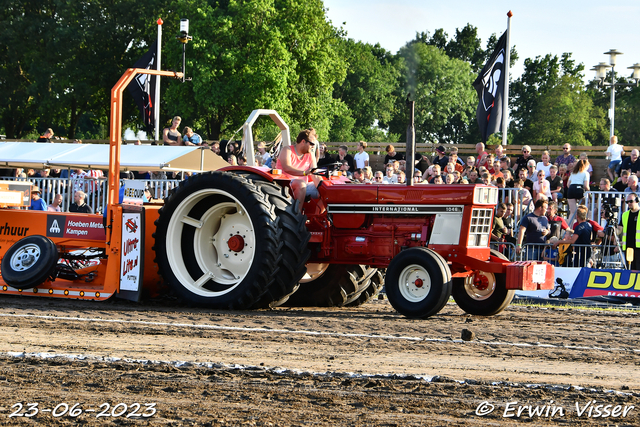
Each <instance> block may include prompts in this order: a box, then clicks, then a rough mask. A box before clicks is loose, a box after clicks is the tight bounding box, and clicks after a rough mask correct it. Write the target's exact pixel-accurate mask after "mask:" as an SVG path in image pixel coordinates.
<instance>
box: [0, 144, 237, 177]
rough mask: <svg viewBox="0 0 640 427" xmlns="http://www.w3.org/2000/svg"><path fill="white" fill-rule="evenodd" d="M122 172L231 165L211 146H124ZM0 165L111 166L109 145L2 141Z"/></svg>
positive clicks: (37, 167)
mask: <svg viewBox="0 0 640 427" xmlns="http://www.w3.org/2000/svg"><path fill="white" fill-rule="evenodd" d="M121 150H122V151H121V154H120V170H122V171H161V170H163V171H186V172H205V171H213V170H217V169H220V168H223V167H225V166H229V164H228V163H227V162H225V161H224V160H223V159H222V158H221V157H219V156H217V155H216V154H214V153H213V152H212V151H211V150H210V149H208V148H207V147H173V146H156V145H123V146H122V148H121ZM0 168H27V169H45V168H60V169H101V170H108V169H109V145H106V144H105V145H102V144H65V143H53V144H50V143H36V142H4V143H0Z"/></svg>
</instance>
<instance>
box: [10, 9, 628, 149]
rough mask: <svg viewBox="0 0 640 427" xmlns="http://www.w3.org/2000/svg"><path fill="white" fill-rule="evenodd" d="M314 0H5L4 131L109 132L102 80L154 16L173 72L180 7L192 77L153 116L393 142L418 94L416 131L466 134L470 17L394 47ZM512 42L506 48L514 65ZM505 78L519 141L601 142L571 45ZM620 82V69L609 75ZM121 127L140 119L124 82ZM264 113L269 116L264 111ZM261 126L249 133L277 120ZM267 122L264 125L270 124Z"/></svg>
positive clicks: (598, 109) (454, 137)
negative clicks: (346, 26)
mask: <svg viewBox="0 0 640 427" xmlns="http://www.w3.org/2000/svg"><path fill="white" fill-rule="evenodd" d="M325 12H326V10H325V9H324V5H323V3H322V0H254V1H246V0H183V1H180V2H174V3H166V2H160V1H159V0H148V1H146V2H138V1H134V0H108V1H107V0H91V1H88V0H76V1H71V0H43V1H39V2H33V1H30V0H14V1H11V2H9V1H5V2H3V7H1V8H0V21H1V22H2V23H3V25H2V26H0V37H2V40H3V43H2V44H0V85H2V88H3V96H2V97H1V98H0V133H5V134H6V135H7V136H8V137H9V138H21V137H26V136H27V135H33V134H35V133H40V132H42V131H43V130H44V129H46V128H47V127H52V128H53V129H54V130H55V132H56V134H58V135H62V136H66V137H69V138H74V137H75V138H106V137H107V133H106V129H108V120H109V114H108V113H109V97H110V90H111V88H112V86H113V85H114V84H115V82H116V81H117V80H118V78H119V77H120V76H121V75H122V73H123V72H124V70H125V69H126V68H129V67H131V66H132V64H133V63H135V61H136V60H137V59H138V58H139V57H140V56H142V55H143V54H144V52H145V51H146V50H147V49H148V48H149V45H150V44H151V42H152V41H153V40H154V39H155V37H156V20H157V18H158V17H162V18H163V19H164V21H165V23H164V25H163V33H164V41H163V46H162V65H163V68H164V69H174V70H180V69H181V67H182V49H183V45H182V44H180V43H178V42H177V41H176V40H175V38H174V35H177V33H178V25H179V19H180V18H182V17H184V18H189V20H190V24H191V25H190V27H191V28H190V30H191V31H190V35H192V36H193V40H192V41H191V42H190V43H189V44H187V45H186V46H184V47H185V51H186V60H187V62H186V71H187V76H188V77H190V78H191V80H190V81H188V82H187V83H182V82H180V81H176V80H167V79H164V80H163V83H162V92H161V103H160V112H161V114H160V115H161V124H164V123H168V121H169V120H170V118H171V117H173V116H174V115H180V116H182V117H183V124H184V125H187V126H191V127H193V128H195V129H196V131H198V132H199V133H201V134H202V135H203V136H205V137H206V138H208V139H219V138H225V137H226V138H228V137H230V136H231V134H232V133H233V132H235V131H236V130H237V129H238V128H239V127H240V126H241V125H242V123H243V122H244V120H245V119H246V117H247V116H248V114H249V113H250V112H251V111H252V110H253V109H256V108H271V109H275V110H277V111H278V112H279V113H280V114H281V115H282V116H283V117H284V118H285V120H286V121H287V122H288V124H289V126H290V127H291V129H292V130H293V132H294V133H295V132H296V131H297V130H298V129H300V128H302V127H308V126H313V127H315V128H316V129H317V130H318V133H319V135H320V138H321V139H324V140H333V141H349V140H351V141H353V140H360V139H362V140H369V141H390V142H391V141H397V140H398V139H399V138H400V139H404V135H405V130H406V126H407V121H408V119H407V109H406V104H405V99H406V97H407V94H408V93H411V98H412V99H414V100H415V101H416V115H415V119H416V134H417V139H418V140H419V141H442V142H445V141H446V142H457V143H474V142H476V141H478V140H479V133H478V128H477V123H476V118H475V109H476V105H477V98H476V95H475V91H474V89H473V88H472V86H471V83H472V82H473V80H474V79H475V77H476V76H477V73H478V71H479V70H480V69H481V68H482V66H483V65H484V63H485V62H486V60H487V58H488V57H489V56H490V54H491V52H492V51H493V49H494V47H495V45H496V42H497V40H498V38H497V36H496V35H495V34H493V35H492V36H491V37H489V39H488V40H486V43H485V44H484V47H483V43H482V40H481V39H480V38H479V37H478V29H477V28H476V27H474V26H473V25H471V24H467V25H466V26H464V27H463V28H460V29H456V31H455V34H454V35H453V36H452V37H449V35H448V34H447V33H446V32H445V31H444V30H443V29H436V30H435V31H433V32H429V31H425V32H422V33H417V34H416V37H415V38H414V39H413V40H411V41H408V42H407V44H406V45H405V46H404V47H402V48H401V49H400V50H399V51H398V52H397V53H395V54H394V53H392V52H388V51H386V50H384V49H382V48H381V47H380V46H379V45H377V44H376V45H371V44H367V43H363V42H359V41H354V40H352V39H349V38H347V34H346V33H345V32H344V31H343V30H342V29H341V28H336V27H335V26H334V25H333V24H332V23H331V21H329V20H328V19H327V17H326V13H325ZM516 60H517V52H516V51H515V48H514V46H512V47H511V65H512V66H513V65H514V63H515V61H516ZM524 65H525V67H524V68H525V71H524V73H523V74H522V76H520V78H518V79H516V80H515V81H513V82H512V83H511V90H510V98H511V99H510V106H511V108H512V111H511V119H512V121H511V124H510V129H509V135H508V137H509V140H510V141H513V142H514V143H519V144H561V143H562V142H565V141H566V142H570V143H572V144H574V145H575V144H578V145H579V144H606V143H607V140H608V120H607V118H606V115H607V110H608V108H609V94H610V89H608V88H602V87H598V86H597V85H596V84H595V83H593V82H592V83H590V84H589V85H588V86H587V87H586V88H585V86H584V84H583V83H582V79H583V76H582V72H583V70H584V67H583V65H582V64H576V63H575V61H573V60H572V59H571V55H570V54H564V55H562V56H561V57H557V56H553V55H541V56H537V57H535V58H528V59H526V60H525V61H524ZM618 78H619V79H620V81H623V80H624V79H623V78H621V77H618ZM638 113H640V89H639V88H637V87H618V88H616V133H617V134H618V136H619V138H620V141H621V142H622V143H623V144H628V145H633V144H635V143H636V141H638V139H639V138H640V124H639V123H640V122H638V120H637V117H638ZM123 115H124V117H123V122H124V124H125V125H128V126H131V127H134V128H135V127H138V128H140V127H141V125H142V123H141V120H140V114H139V112H138V111H137V108H136V106H135V103H134V102H133V100H132V99H130V97H128V95H126V94H125V105H124V110H123ZM267 121H268V120H267ZM261 123H262V122H259V123H258V125H257V129H256V132H257V135H256V138H264V139H266V138H267V137H273V136H275V133H276V132H277V130H273V129H270V128H268V126H267V125H264V124H261ZM272 127H273V126H272Z"/></svg>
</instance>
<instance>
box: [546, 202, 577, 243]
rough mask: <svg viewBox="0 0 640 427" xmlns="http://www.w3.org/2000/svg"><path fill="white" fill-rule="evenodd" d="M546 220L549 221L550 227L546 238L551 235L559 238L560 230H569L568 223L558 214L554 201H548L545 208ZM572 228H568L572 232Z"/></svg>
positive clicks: (556, 204)
mask: <svg viewBox="0 0 640 427" xmlns="http://www.w3.org/2000/svg"><path fill="white" fill-rule="evenodd" d="M547 220H548V221H549V225H550V228H551V232H550V233H549V234H548V235H547V240H549V239H550V238H552V237H557V238H558V239H560V234H561V233H562V230H565V231H567V230H569V225H568V224H567V222H566V221H565V220H564V218H562V217H561V216H559V215H558V203H557V202H555V201H552V202H549V207H548V208H547ZM572 231H573V230H570V232H572Z"/></svg>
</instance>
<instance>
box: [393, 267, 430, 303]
mask: <svg viewBox="0 0 640 427" xmlns="http://www.w3.org/2000/svg"><path fill="white" fill-rule="evenodd" d="M398 283H399V285H400V294H401V295H402V297H403V298H404V299H406V300H407V301H410V302H420V301H422V300H424V299H425V298H426V297H427V295H429V292H430V291H431V277H430V276H429V273H428V272H427V270H425V269H424V267H422V266H420V265H417V264H411V265H409V266H407V267H405V268H404V270H402V272H401V273H400V278H399V281H398Z"/></svg>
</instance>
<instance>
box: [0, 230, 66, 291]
mask: <svg viewBox="0 0 640 427" xmlns="http://www.w3.org/2000/svg"><path fill="white" fill-rule="evenodd" d="M57 264H58V248H57V247H56V245H55V243H53V242H52V241H51V240H50V239H49V238H47V237H44V236H40V235H35V236H29V237H25V238H24V239H20V240H18V241H17V242H16V243H14V244H13V245H12V246H11V247H10V248H9V250H8V251H7V252H6V253H5V254H4V257H3V258H2V264H1V265H0V271H1V272H2V279H3V280H4V281H5V283H6V284H7V285H9V286H12V287H14V288H18V289H31V288H33V287H36V286H38V285H40V284H41V283H43V282H44V281H45V280H47V279H48V278H49V277H53V275H54V273H55V270H56V265H57Z"/></svg>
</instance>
